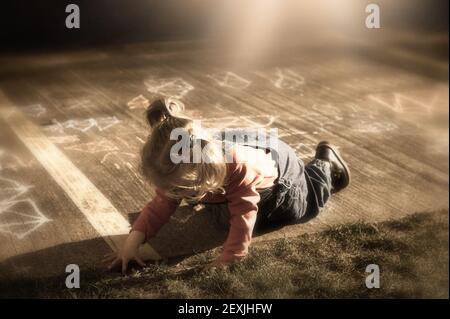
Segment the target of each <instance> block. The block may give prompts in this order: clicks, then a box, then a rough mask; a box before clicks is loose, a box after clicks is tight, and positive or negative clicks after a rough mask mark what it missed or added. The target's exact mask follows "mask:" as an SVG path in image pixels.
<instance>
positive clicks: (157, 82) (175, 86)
mask: <svg viewBox="0 0 450 319" xmlns="http://www.w3.org/2000/svg"><path fill="white" fill-rule="evenodd" d="M144 85H145V86H146V87H147V91H149V92H151V93H154V94H161V95H163V96H165V97H173V98H176V99H181V98H182V97H183V96H185V95H186V94H188V93H189V92H190V91H192V90H193V89H194V86H192V85H191V84H190V83H188V82H186V81H185V80H183V79H182V78H178V77H177V78H165V79H154V78H150V79H147V80H146V81H144Z"/></svg>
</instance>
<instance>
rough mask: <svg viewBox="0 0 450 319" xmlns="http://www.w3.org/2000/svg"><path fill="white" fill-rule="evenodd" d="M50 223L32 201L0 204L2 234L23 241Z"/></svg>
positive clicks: (0, 231) (24, 200) (0, 228)
mask: <svg viewBox="0 0 450 319" xmlns="http://www.w3.org/2000/svg"><path fill="white" fill-rule="evenodd" d="M49 221H51V220H50V219H49V218H47V217H46V216H45V215H44V214H43V213H42V212H41V210H40V209H39V207H38V206H37V205H36V203H35V202H34V201H32V200H31V199H22V200H17V201H10V202H6V203H4V202H0V233H9V234H11V235H13V236H16V237H17V238H18V239H23V238H25V237H26V236H27V235H29V234H30V233H32V232H33V231H35V230H36V229H38V228H39V227H41V226H42V225H44V224H45V223H48V222H49Z"/></svg>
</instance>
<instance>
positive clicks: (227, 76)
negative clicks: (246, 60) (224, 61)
mask: <svg viewBox="0 0 450 319" xmlns="http://www.w3.org/2000/svg"><path fill="white" fill-rule="evenodd" d="M207 77H209V78H210V79H213V80H214V81H215V82H216V83H217V84H218V85H220V86H222V87H229V88H232V89H245V88H246V87H248V86H249V85H250V84H251V83H252V82H251V81H249V80H247V79H244V78H243V77H241V76H239V75H237V74H236V73H233V72H230V71H227V72H219V73H214V74H210V75H207Z"/></svg>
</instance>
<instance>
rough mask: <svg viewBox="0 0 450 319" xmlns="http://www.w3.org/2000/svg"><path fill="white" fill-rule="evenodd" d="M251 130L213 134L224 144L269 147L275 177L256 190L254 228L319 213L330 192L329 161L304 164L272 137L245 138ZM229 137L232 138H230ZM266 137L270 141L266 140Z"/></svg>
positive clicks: (305, 219)
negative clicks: (256, 212)
mask: <svg viewBox="0 0 450 319" xmlns="http://www.w3.org/2000/svg"><path fill="white" fill-rule="evenodd" d="M252 132H253V133H254V130H241V129H236V130H232V134H230V130H227V134H224V133H223V132H220V133H219V135H218V136H217V137H219V138H221V140H222V141H224V143H238V144H240V145H245V146H251V147H255V148H259V149H266V151H267V150H270V152H271V155H272V158H273V160H274V161H275V162H276V163H277V166H278V179H277V180H276V181H275V183H274V185H273V186H272V187H269V188H266V189H263V190H260V191H259V193H260V196H261V199H260V202H259V203H258V217H257V223H256V227H257V228H258V227H263V228H264V227H267V226H281V225H286V224H297V223H302V222H306V221H308V220H310V219H311V218H314V217H315V216H317V214H318V213H319V210H320V208H322V207H323V206H324V205H325V203H326V202H327V200H328V199H329V197H330V194H331V172H330V164H329V163H328V162H326V161H322V160H318V159H314V160H312V161H311V162H310V163H308V164H306V165H305V164H304V163H303V161H302V160H301V159H299V158H297V155H296V154H295V151H294V150H293V149H292V148H291V147H290V146H289V145H287V144H286V143H285V142H283V141H281V140H280V139H278V137H276V136H271V135H266V136H265V138H264V139H262V140H257V139H256V140H254V139H251V142H247V141H245V138H244V137H245V136H249V135H251V134H252ZM230 136H231V137H232V139H233V140H230ZM269 139H271V140H270V143H269V142H268V140H269Z"/></svg>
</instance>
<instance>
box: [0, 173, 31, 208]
mask: <svg viewBox="0 0 450 319" xmlns="http://www.w3.org/2000/svg"><path fill="white" fill-rule="evenodd" d="M30 188H32V186H29V185H24V184H21V183H19V182H17V181H15V180H12V179H9V178H5V177H1V176H0V190H1V191H2V192H1V194H0V205H2V204H4V203H6V202H9V201H13V200H16V199H17V198H18V197H20V196H22V195H24V194H25V193H27V192H28V190H29V189H30Z"/></svg>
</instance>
